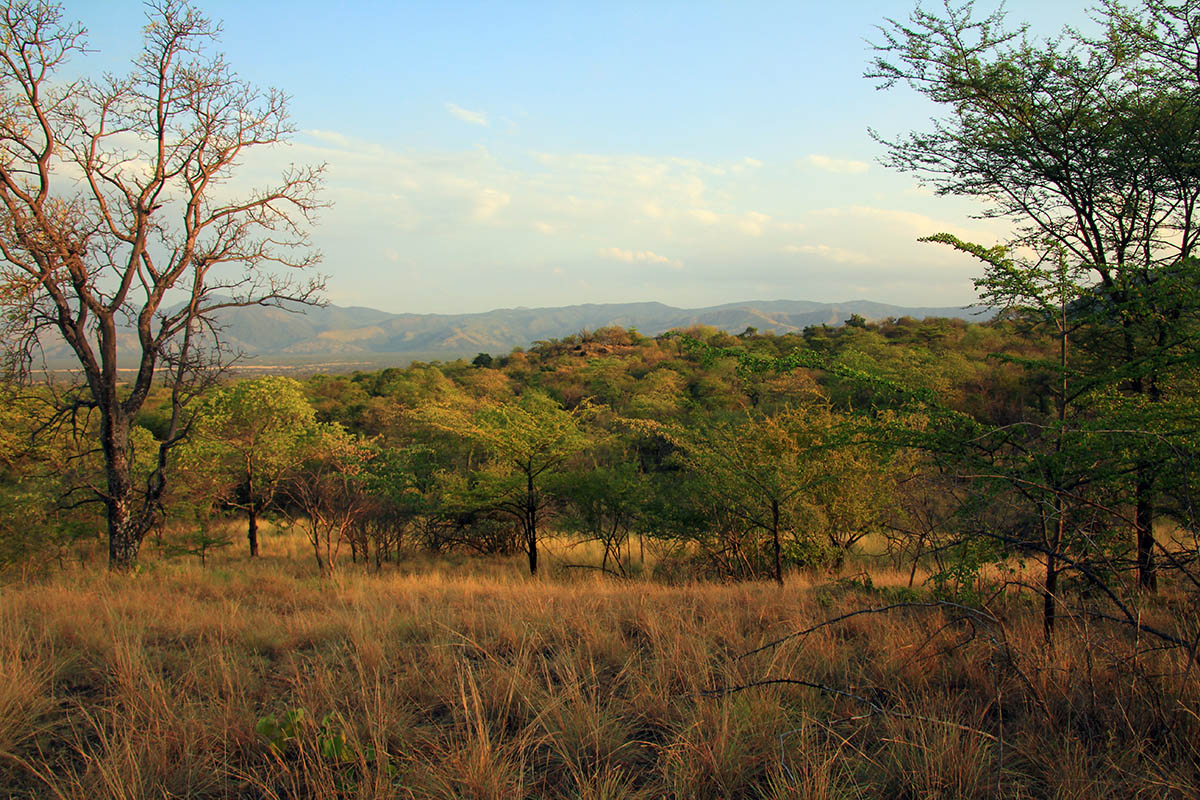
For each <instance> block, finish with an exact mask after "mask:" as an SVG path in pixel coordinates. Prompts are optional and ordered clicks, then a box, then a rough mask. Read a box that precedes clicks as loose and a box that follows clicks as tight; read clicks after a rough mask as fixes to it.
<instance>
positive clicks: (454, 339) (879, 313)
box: [47, 300, 989, 368]
mask: <svg viewBox="0 0 1200 800" xmlns="http://www.w3.org/2000/svg"><path fill="white" fill-rule="evenodd" d="M852 314H859V315H861V316H862V317H865V318H866V319H868V320H879V319H884V318H886V317H903V316H910V317H916V318H922V317H957V318H960V319H974V320H979V319H983V318H985V317H986V316H988V315H989V312H981V311H979V310H976V309H970V308H964V307H943V308H913V307H906V306H895V305H888V304H886V303H875V302H871V301H867V300H856V301H851V302H846V303H816V302H812V301H806V300H762V301H752V302H745V303H727V304H725V305H719V306H710V307H707V308H675V307H673V306H668V305H664V304H663V303H609V304H584V305H574V306H563V307H560V308H502V309H496V310H494V311H487V312H483V313H477V314H392V313H388V312H386V311H379V310H377V309H373V308H362V307H342V306H334V305H327V306H322V307H310V308H300V309H298V310H295V311H288V310H283V309H279V308H261V307H251V308H238V309H228V310H226V311H223V312H222V313H221V316H220V318H219V323H220V325H221V328H222V337H223V338H224V340H225V342H226V343H227V344H228V345H230V346H231V347H232V348H233V349H234V350H236V351H241V352H242V353H244V354H245V356H247V357H248V359H247V360H246V361H245V362H244V363H245V365H246V366H248V367H251V368H253V367H254V366H255V365H258V366H259V368H262V366H263V365H264V363H265V362H264V359H269V360H270V361H272V362H274V363H276V364H279V365H292V366H297V365H304V364H308V365H321V366H322V367H336V366H339V365H340V366H346V367H355V366H359V365H362V366H369V365H376V364H385V363H393V364H400V363H407V362H409V361H413V360H433V359H438V360H444V361H445V360H452V359H455V358H460V357H467V358H469V357H471V356H474V355H475V354H476V353H491V354H493V355H500V354H504V353H508V352H510V351H511V350H512V349H513V348H514V347H528V346H530V345H531V344H532V343H534V342H536V341H538V340H543V339H559V338H562V337H565V336H569V335H571V334H573V333H578V332H580V331H582V330H595V329H597V328H602V327H606V326H610V325H618V326H621V327H623V328H637V329H638V331H640V332H641V333H643V334H645V335H648V336H654V335H657V334H660V333H663V332H665V331H669V330H672V329H677V328H687V327H690V326H693V325H709V326H712V327H714V328H718V329H720V330H725V331H729V332H731V333H740V332H742V331H744V330H745V329H746V328H747V327H754V328H757V329H758V330H759V331H761V332H763V333H766V332H768V331H773V332H775V333H777V334H783V333H790V332H800V331H803V330H804V328H806V327H808V326H810V325H821V324H826V325H840V324H842V323H843V322H845V321H846V320H847V319H849V318H850V316H851V315H852ZM47 344H48V343H47ZM133 344H134V342H133V341H132V336H131V341H130V342H129V345H133ZM67 355H68V354H67V353H66V351H65V348H64V347H63V345H62V344H61V343H59V345H58V346H57V347H55V346H48V347H47V356H48V357H49V358H50V360H52V361H60V360H62V357H65V356H67Z"/></svg>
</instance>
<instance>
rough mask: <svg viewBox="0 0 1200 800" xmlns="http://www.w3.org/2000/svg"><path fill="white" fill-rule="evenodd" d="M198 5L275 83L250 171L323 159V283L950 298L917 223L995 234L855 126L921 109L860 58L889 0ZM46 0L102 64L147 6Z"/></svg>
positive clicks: (463, 303) (558, 293)
mask: <svg viewBox="0 0 1200 800" xmlns="http://www.w3.org/2000/svg"><path fill="white" fill-rule="evenodd" d="M927 5H932V4H927ZM199 7H200V8H201V9H202V10H203V11H204V12H205V13H206V14H208V15H209V16H211V17H213V18H214V19H217V20H220V21H221V22H222V24H223V28H224V32H223V35H222V39H221V42H220V49H222V50H223V51H224V52H225V53H226V54H227V56H228V59H229V61H230V63H231V64H232V65H233V67H234V69H235V70H236V71H237V72H238V73H239V74H241V75H242V76H243V77H245V78H247V79H249V80H251V81H253V82H255V83H257V84H260V85H263V86H275V87H278V88H280V89H282V90H284V91H285V92H287V93H288V94H290V95H291V97H292V101H291V110H292V116H293V121H294V123H295V125H296V127H297V129H298V133H297V134H296V136H295V137H294V139H293V143H292V144H291V146H289V147H287V148H283V149H279V150H276V151H274V152H269V153H263V154H260V155H259V156H257V157H255V158H254V159H253V160H252V161H248V163H247V164H246V167H245V169H244V170H243V173H242V175H241V177H242V178H243V179H245V180H246V181H248V183H247V186H249V185H252V183H254V182H258V183H261V182H263V181H265V180H266V179H267V178H268V177H269V175H270V173H271V171H273V170H278V169H280V168H281V167H282V166H284V165H286V164H287V163H288V162H317V163H320V162H325V163H327V164H328V180H327V184H326V187H327V188H326V197H327V199H328V200H330V201H332V202H333V206H332V208H330V209H329V210H327V211H325V212H324V213H323V215H322V217H321V220H320V224H319V226H318V227H317V228H316V229H315V231H314V234H313V238H314V241H315V243H316V244H317V246H318V247H319V248H320V249H321V250H322V251H323V252H324V256H325V260H324V263H323V265H322V267H321V271H322V272H323V273H325V274H326V275H328V277H329V291H328V298H329V300H330V301H331V302H333V303H336V304H339V305H366V306H372V307H375V308H381V309H384V310H387V311H393V312H416V313H430V312H437V313H457V312H472V311H484V310H488V309H492V308H500V307H512V306H558V305H571V304H575V303H604V302H634V301H646V300H657V301H661V302H665V303H670V304H672V305H682V306H700V305H712V304H717V303H723V302H733V301H742V300H755V299H806V300H820V301H841V300H851V299H871V300H878V301H882V302H892V303H898V304H906V305H963V304H967V303H970V302H972V301H973V299H974V292H973V288H972V281H971V279H972V277H973V276H974V275H976V274H977V272H978V268H977V267H976V265H975V264H974V263H972V262H970V261H969V260H967V259H965V258H964V257H963V256H960V255H957V254H955V253H953V252H951V251H949V250H948V249H945V248H939V247H938V246H936V245H928V244H918V243H916V241H915V240H916V238H917V237H919V236H922V235H927V234H930V233H935V232H939V231H944V230H948V231H951V232H954V233H957V234H959V235H960V236H964V237H968V238H971V239H974V240H977V241H980V242H982V243H986V244H991V243H993V242H995V241H996V240H997V239H998V238H1001V237H1003V236H1004V235H1005V229H1004V226H1003V225H1002V224H1001V223H998V222H996V221H991V220H989V221H981V220H975V219H971V218H970V215H971V214H972V213H973V212H976V211H978V208H977V207H976V206H973V205H971V204H970V203H968V202H965V201H962V200H956V199H946V198H936V197H934V196H933V195H932V194H931V193H930V192H928V191H927V190H924V189H922V188H921V187H919V186H918V185H917V182H916V181H915V179H913V178H912V177H911V176H905V175H898V174H895V173H892V172H890V171H888V170H886V169H885V168H883V167H882V166H880V165H879V164H878V163H877V159H878V158H879V156H880V155H881V153H882V151H881V148H880V147H879V146H878V145H877V144H875V143H874V142H873V141H872V140H871V138H870V136H869V135H868V133H867V129H868V127H873V128H876V129H877V130H879V131H880V132H882V133H884V134H888V133H899V132H903V131H906V130H910V129H913V128H914V127H921V126H922V124H923V123H924V121H925V120H927V119H928V117H929V116H930V115H931V114H932V113H934V112H935V109H933V108H932V107H930V106H928V105H926V104H925V103H924V102H923V101H922V100H921V99H920V98H918V97H916V96H915V95H914V94H913V93H912V92H911V91H909V90H907V89H902V88H897V89H894V90H891V91H888V92H878V91H876V90H875V88H874V86H873V84H872V82H871V81H868V80H866V79H864V78H863V77H862V74H863V72H864V70H865V69H866V68H867V66H868V62H869V60H870V57H871V52H870V47H869V45H868V40H871V39H875V38H878V37H877V34H876V31H875V27H874V26H876V25H878V24H880V23H882V22H883V20H884V19H885V18H886V17H898V18H905V17H907V15H908V14H909V12H910V11H911V9H912V4H911V2H901V1H900V0H865V1H862V2H859V1H857V0H851V1H850V2H841V3H836V2H835V3H824V2H822V3H816V2H807V1H805V0H796V1H795V2H790V3H782V2H781V3H757V2H686V3H684V2H679V3H676V2H653V1H650V2H638V3H623V2H593V3H561V2H560V3H550V2H546V3H535V2H521V1H520V0H514V2H506V3H501V2H496V3H454V2H428V3H382V2H381V3H366V2H354V0H350V1H349V2H346V3H343V4H341V5H335V4H333V3H328V2H310V1H309V0H298V2H291V3H286V4H284V3H273V2H272V3H262V2H254V1H253V0H250V1H249V2H248V1H247V0H242V1H241V2H232V1H231V0H210V1H209V2H201V3H200V4H199ZM994 7H995V6H994V5H993V4H990V3H987V2H984V0H979V2H978V3H977V9H978V11H979V12H981V13H982V12H986V11H990V10H991V9H993V8H994ZM1007 8H1008V10H1009V18H1010V20H1013V21H1018V20H1028V21H1030V22H1031V23H1032V24H1033V25H1034V30H1035V31H1036V32H1038V33H1045V34H1051V33H1054V32H1057V31H1058V30H1059V29H1060V28H1061V27H1062V26H1063V25H1065V24H1072V25H1080V24H1086V23H1087V16H1086V8H1087V6H1085V5H1083V4H1080V3H1073V2H1056V1H1055V0H1043V1H1042V2H1033V1H1032V0H1019V1H1018V2H1009V3H1008V4H1007ZM67 12H68V14H71V15H74V16H76V17H78V18H79V19H80V20H81V21H82V22H83V23H84V24H85V25H86V26H87V28H88V29H89V31H90V37H89V38H90V43H91V46H92V47H93V48H94V49H96V50H97V51H98V52H97V53H95V54H93V55H92V56H89V57H88V61H87V62H86V64H87V66H86V69H88V70H92V69H96V68H101V69H108V70H112V71H116V72H123V71H124V70H125V69H126V67H125V64H126V63H127V59H128V58H129V57H130V56H131V55H133V54H134V52H135V51H136V49H137V47H138V44H139V36H140V29H141V26H142V25H143V24H144V16H143V14H144V9H143V6H142V5H141V4H140V3H137V2H129V1H127V0H106V1H105V2H96V0H84V1H83V2H76V3H73V4H72V5H71V6H69V7H68V8H67ZM81 66H82V64H81Z"/></svg>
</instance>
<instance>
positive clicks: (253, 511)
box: [246, 502, 258, 558]
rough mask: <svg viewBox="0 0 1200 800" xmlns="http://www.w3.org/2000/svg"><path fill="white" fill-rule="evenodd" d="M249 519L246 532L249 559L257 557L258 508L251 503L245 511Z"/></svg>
mask: <svg viewBox="0 0 1200 800" xmlns="http://www.w3.org/2000/svg"><path fill="white" fill-rule="evenodd" d="M247 515H248V516H249V517H250V525H249V529H248V530H247V531H246V539H247V540H248V541H249V542H250V557H251V558H257V557H258V506H257V505H255V504H254V503H253V502H251V503H250V509H249V511H247Z"/></svg>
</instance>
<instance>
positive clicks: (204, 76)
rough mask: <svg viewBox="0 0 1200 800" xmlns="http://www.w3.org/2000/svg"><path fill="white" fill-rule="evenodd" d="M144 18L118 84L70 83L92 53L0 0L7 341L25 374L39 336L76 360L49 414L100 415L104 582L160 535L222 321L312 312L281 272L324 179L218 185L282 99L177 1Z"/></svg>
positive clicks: (293, 175)
mask: <svg viewBox="0 0 1200 800" xmlns="http://www.w3.org/2000/svg"><path fill="white" fill-rule="evenodd" d="M147 16H148V24H147V25H146V27H145V28H144V44H143V47H142V50H141V53H140V54H139V55H138V56H137V57H136V58H135V59H134V61H133V69H132V72H131V73H130V74H129V76H128V77H123V78H121V77H114V76H111V75H107V74H106V75H103V76H98V77H97V78H96V79H94V80H93V79H87V78H82V79H78V80H76V79H73V76H72V72H73V71H74V69H73V68H68V67H67V62H68V61H69V60H70V58H71V57H72V56H76V55H82V54H84V53H86V52H87V51H86V47H85V42H84V35H85V32H84V31H83V29H82V28H81V27H80V26H79V25H77V24H72V23H70V22H68V21H66V20H65V19H64V17H63V12H62V9H61V8H60V7H58V6H56V5H52V4H50V3H48V2H45V1H44V0H5V1H4V2H0V109H2V110H0V303H2V304H3V306H4V312H5V316H4V319H5V320H6V322H7V325H6V327H7V330H6V331H5V333H6V336H5V343H6V344H8V345H12V346H14V347H15V348H16V349H17V350H18V351H19V355H20V357H21V358H22V359H23V360H24V361H25V362H26V363H28V361H29V359H31V358H32V356H33V354H34V353H36V352H37V348H38V344H39V340H42V341H43V343H47V342H48V340H49V337H50V336H53V337H55V338H56V339H57V343H60V344H61V345H63V346H64V347H65V348H66V349H67V351H68V352H69V354H70V356H71V358H73V359H74V361H75V365H76V368H77V370H78V372H77V374H78V375H79V380H80V383H79V384H78V385H77V386H76V387H75V389H76V390H75V391H74V392H73V393H71V394H69V395H67V396H65V397H64V398H63V399H64V402H63V403H62V405H61V406H60V408H61V410H62V411H63V413H64V414H65V415H73V414H74V413H75V412H76V411H79V410H80V409H90V410H93V411H94V412H95V417H96V420H97V424H96V428H95V434H96V441H97V444H98V446H99V449H100V452H101V454H102V457H103V463H104V473H105V481H104V483H103V485H102V486H98V487H96V489H97V496H98V497H99V499H100V500H101V501H102V502H103V504H104V506H105V509H106V517H107V528H108V542H109V564H110V566H111V567H112V568H115V569H128V568H130V567H132V566H133V565H134V563H135V562H136V560H137V555H138V550H139V548H140V546H141V543H142V540H143V539H144V537H145V535H146V533H147V532H148V531H149V530H151V528H152V527H154V525H155V524H156V521H157V518H158V511H159V506H160V503H159V501H160V499H161V497H162V496H163V492H164V491H165V488H166V482H167V473H168V469H167V467H168V456H169V453H170V450H171V449H172V448H173V447H174V446H175V445H177V444H178V443H179V442H180V441H181V440H182V438H183V436H184V433H185V431H186V428H187V419H186V417H187V411H186V409H187V405H188V401H189V400H190V399H191V398H192V397H194V396H195V393H196V392H197V391H198V390H199V389H201V388H202V387H203V386H204V384H205V382H206V381H207V380H208V379H209V378H211V376H212V375H213V374H214V371H216V368H219V367H220V366H221V365H222V364H223V363H227V361H228V356H229V353H228V351H227V350H226V349H225V348H223V347H222V346H221V345H220V342H219V332H220V329H219V326H218V325H217V324H216V320H215V315H216V314H217V312H219V311H220V310H221V309H223V308H228V307H231V306H252V305H282V304H285V303H286V302H288V301H297V302H301V303H306V302H310V301H311V300H312V299H313V298H314V296H315V293H316V292H317V291H318V290H319V288H320V285H319V282H307V283H305V282H296V281H295V280H294V279H292V278H291V277H289V276H288V273H289V272H290V270H291V269H292V268H296V269H302V268H305V267H308V266H310V265H312V264H313V263H315V261H316V258H317V257H316V254H315V253H312V252H311V251H309V250H308V249H307V240H306V233H305V231H306V227H307V223H308V221H309V218H310V215H311V214H312V212H313V211H314V210H315V209H316V208H317V207H318V206H319V203H318V201H317V199H316V191H317V189H318V184H319V179H320V172H321V170H320V168H306V167H294V168H291V169H289V170H288V171H287V172H286V173H285V174H284V175H283V176H282V177H281V178H280V179H279V181H278V182H277V183H276V184H275V185H274V186H269V187H265V188H262V189H260V190H258V191H253V192H249V193H246V194H241V195H240V196H239V194H240V193H237V192H234V191H231V190H230V189H229V188H228V187H230V186H231V179H232V178H233V177H234V176H235V174H236V172H237V167H238V166H239V165H240V164H243V163H245V162H246V161H247V160H248V159H249V158H250V157H251V156H252V155H253V154H254V153H255V152H256V151H258V149H259V148H260V147H264V148H265V147H270V146H272V145H274V144H276V143H279V142H282V141H285V140H286V139H287V138H288V134H289V133H290V131H291V127H290V124H289V122H288V116H287V103H286V99H285V97H284V95H283V94H281V93H279V92H277V91H260V90H258V89H256V88H255V87H253V86H251V85H249V84H247V83H246V82H244V81H242V80H241V79H239V78H238V77H237V76H236V75H234V74H233V73H232V72H231V70H230V69H229V67H228V65H227V64H226V63H225V61H224V60H223V59H222V58H221V56H219V55H214V54H210V50H209V46H210V43H211V42H212V40H213V39H214V38H215V36H216V34H217V32H218V26H216V25H214V24H213V23H211V22H210V21H209V20H207V19H206V18H204V16H202V15H201V14H199V13H198V12H197V11H196V10H194V9H193V8H191V7H189V6H188V5H187V4H186V2H180V1H179V0H157V2H152V3H150V5H149V9H148V12H147ZM217 187H221V188H220V190H219V191H218V189H217ZM43 336H44V337H45V338H43ZM126 366H132V367H133V372H132V373H131V374H129V375H128V376H127V375H125V374H123V373H122V371H121V369H120V368H122V367H126ZM155 381H160V382H162V383H164V384H165V385H166V386H167V387H168V388H169V393H170V397H171V409H172V414H171V422H170V425H169V427H168V431H167V435H166V437H165V438H164V439H163V440H162V441H161V442H159V446H158V449H159V454H158V459H157V466H156V467H155V468H154V470H153V471H152V473H151V474H150V476H149V478H148V479H147V480H145V481H144V482H143V481H140V480H136V479H135V475H134V473H133V470H132V466H131V464H130V459H129V454H130V435H131V431H132V430H133V427H134V424H133V420H134V417H135V416H136V415H137V413H138V412H139V410H140V409H141V408H142V406H143V405H144V404H145V402H146V399H147V396H148V394H149V392H150V389H151V385H152V384H153V383H154V382H155Z"/></svg>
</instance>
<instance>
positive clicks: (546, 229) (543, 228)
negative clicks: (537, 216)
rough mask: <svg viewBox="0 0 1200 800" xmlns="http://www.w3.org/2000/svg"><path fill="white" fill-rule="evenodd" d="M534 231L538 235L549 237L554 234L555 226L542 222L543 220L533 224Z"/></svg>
mask: <svg viewBox="0 0 1200 800" xmlns="http://www.w3.org/2000/svg"><path fill="white" fill-rule="evenodd" d="M533 229H534V230H535V231H537V232H538V233H544V234H545V235H547V236H550V235H551V234H553V233H554V226H553V225H551V224H550V223H549V222H542V221H541V220H538V221H536V222H534V223H533Z"/></svg>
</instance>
